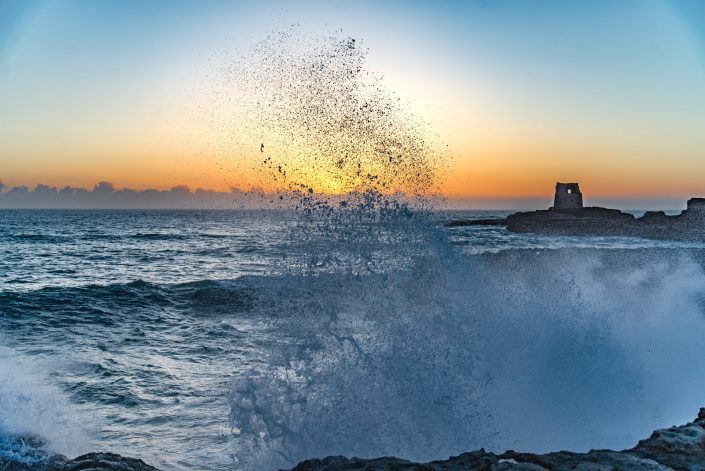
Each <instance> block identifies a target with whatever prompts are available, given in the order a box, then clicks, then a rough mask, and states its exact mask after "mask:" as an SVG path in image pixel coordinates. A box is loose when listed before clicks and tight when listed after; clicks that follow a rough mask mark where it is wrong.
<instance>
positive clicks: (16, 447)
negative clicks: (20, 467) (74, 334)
mask: <svg viewBox="0 0 705 471" xmlns="http://www.w3.org/2000/svg"><path fill="white" fill-rule="evenodd" d="M36 369H37V365H34V364H31V363H30V362H29V361H28V360H25V359H23V358H22V357H21V356H20V355H18V354H17V353H16V352H12V351H9V350H5V349H2V350H0V461H1V460H2V459H5V460H9V461H10V462H17V463H21V464H24V465H34V464H37V463H42V462H45V461H47V460H49V459H51V457H52V456H53V455H54V454H55V453H63V454H67V455H71V456H75V455H78V454H80V453H81V452H86V451H88V449H89V443H90V442H89V439H88V433H87V430H88V428H87V426H86V424H87V423H88V421H87V420H85V417H82V416H81V414H80V413H78V411H77V410H76V409H75V407H73V406H72V405H71V404H70V402H69V400H68V398H66V397H65V396H64V395H63V394H62V393H61V392H60V391H59V390H57V389H56V388H54V387H52V386H50V385H48V384H46V383H45V382H44V381H42V380H41V379H39V378H38V377H35V376H34V375H32V374H29V373H28V372H29V371H32V370H36Z"/></svg>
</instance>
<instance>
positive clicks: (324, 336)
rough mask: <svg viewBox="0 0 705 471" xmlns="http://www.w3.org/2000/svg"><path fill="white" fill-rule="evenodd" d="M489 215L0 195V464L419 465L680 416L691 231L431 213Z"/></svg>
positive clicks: (697, 258) (684, 405)
mask: <svg viewBox="0 0 705 471" xmlns="http://www.w3.org/2000/svg"><path fill="white" fill-rule="evenodd" d="M502 214H504V213H493V212H480V211H476V212H423V211H418V212H415V211H411V210H409V209H407V208H404V207H400V206H394V205H393V206H390V207H387V208H385V209H384V211H374V212H372V213H369V212H356V211H353V210H343V209H341V210H336V211H322V212H321V213H320V214H319V213H316V211H310V210H309V211H285V210H277V211H99V210H95V211H0V460H7V461H14V462H18V463H27V464H32V463H36V462H41V461H42V460H45V459H47V458H48V457H49V456H51V454H53V453H61V454H64V455H66V456H68V457H74V456H76V455H78V454H80V453H83V452H88V451H93V450H110V451H114V452H117V453H121V454H125V455H129V456H135V457H139V458H142V459H144V460H145V461H147V462H148V463H150V464H153V465H155V466H158V467H161V468H163V469H165V470H166V469H169V470H171V469H175V470H187V469H203V470H227V469H247V470H249V469H257V470H259V469H279V468H285V467H287V466H288V467H291V466H293V465H294V464H295V463H296V462H298V461H300V460H302V459H305V458H309V457H322V456H327V455H334V454H342V455H347V456H362V457H372V456H380V455H397V456H401V457H405V458H409V459H415V460H431V459H440V458H446V457H447V456H449V455H451V454H458V453H460V452H463V451H468V450H472V449H477V448H480V447H485V448H487V449H492V450H503V449H507V448H512V449H517V450H526V451H535V452H544V451H549V450H558V449H572V450H578V451H579V450H587V449H590V448H603V447H609V448H624V447H629V446H632V445H634V444H635V443H636V441H637V440H638V439H639V438H643V437H645V436H648V434H649V433H650V431H651V430H652V429H654V428H656V427H663V426H668V425H671V424H674V423H680V422H683V421H685V420H688V419H690V418H692V417H693V416H694V414H695V413H696V412H697V409H698V407H700V406H703V405H705V342H703V341H702V339H703V338H705V272H704V271H703V266H704V263H705V262H704V260H705V258H704V257H703V252H704V251H703V249H705V244H683V243H679V242H672V241H649V240H642V239H633V238H614V237H611V238H606V237H589V238H580V237H540V236H535V235H530V234H510V233H508V232H506V231H505V230H503V229H501V228H497V227H467V228H445V227H444V226H443V222H445V221H447V220H449V219H450V218H452V217H469V218H473V217H476V218H486V217H489V216H493V215H502ZM0 462H2V461H0Z"/></svg>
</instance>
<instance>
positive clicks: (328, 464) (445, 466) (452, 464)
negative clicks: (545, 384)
mask: <svg viewBox="0 0 705 471" xmlns="http://www.w3.org/2000/svg"><path fill="white" fill-rule="evenodd" d="M564 469H566V470H567V469H575V470H582V471H598V470H623V471H631V470H663V471H667V470H676V471H680V470H683V471H685V470H688V471H697V470H705V408H701V409H700V413H699V414H698V417H697V418H696V419H695V420H694V421H693V422H690V423H687V424H685V425H681V426H678V427H675V426H674V427H671V428H668V429H662V430H656V431H655V432H654V433H653V434H651V436H650V437H649V438H647V439H645V440H641V441H640V442H639V443H638V444H637V445H636V446H635V447H634V448H630V449H628V450H623V451H612V450H591V451H589V452H588V453H572V452H569V451H559V452H555V453H547V454H544V455H535V454H533V453H516V452H514V451H507V452H505V453H503V454H500V455H497V454H494V453H488V452H486V451H485V450H479V451H473V452H469V453H463V454H462V455H459V456H453V457H451V458H448V459H447V460H443V461H432V462H430V463H412V462H410V461H406V460H402V459H399V458H393V457H391V458H375V459H368V460H366V459H360V458H344V457H342V456H330V457H328V458H324V459H314V460H307V461H303V462H301V463H299V464H298V465H297V466H296V467H295V468H293V470H292V471H348V470H350V471H352V470H378V471H392V470H394V471H411V470H413V471H441V470H443V471H452V470H478V471H479V470H482V471H499V470H513V471H523V470H526V471H529V470H531V471H544V470H564Z"/></svg>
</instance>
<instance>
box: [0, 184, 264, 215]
mask: <svg viewBox="0 0 705 471" xmlns="http://www.w3.org/2000/svg"><path fill="white" fill-rule="evenodd" d="M273 198H274V196H273V195H269V194H266V193H265V192H264V191H262V190H251V191H243V190H241V189H239V188H236V187H233V188H231V189H230V191H215V190H204V189H202V188H198V189H196V190H195V191H192V190H191V189H190V188H189V187H187V186H185V185H179V186H175V187H173V188H172V189H170V190H154V189H147V190H132V189H129V188H125V189H120V190H118V189H115V187H114V185H113V184H112V183H110V182H106V181H103V182H100V183H98V184H96V185H95V186H94V187H93V189H92V190H87V189H85V188H74V187H70V186H67V187H64V188H56V187H53V186H49V185H43V184H39V185H37V186H36V187H34V188H33V189H30V188H29V187H27V186H24V185H21V186H15V187H13V188H8V187H7V185H5V184H4V183H3V182H2V181H0V208H17V209H31V208H36V209H40V208H50V209H69V208H71V209H73V208H75V209H92V208H93V209H238V208H256V207H262V206H267V205H268V204H271V201H272V200H273Z"/></svg>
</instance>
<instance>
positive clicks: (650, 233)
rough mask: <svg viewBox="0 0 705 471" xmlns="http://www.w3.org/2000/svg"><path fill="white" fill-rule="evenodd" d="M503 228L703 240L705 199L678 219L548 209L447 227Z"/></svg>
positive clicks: (597, 210)
mask: <svg viewBox="0 0 705 471" xmlns="http://www.w3.org/2000/svg"><path fill="white" fill-rule="evenodd" d="M446 226H448V227H461V226H504V227H506V228H507V230H508V231H510V232H523V233H527V232H530V233H534V234H542V235H568V236H623V237H642V238H645V239H661V240H664V239H668V240H680V241H703V240H705V199H704V198H691V199H689V200H688V203H687V209H685V210H684V211H683V212H681V213H680V214H677V215H667V214H666V213H665V212H663V211H647V212H646V213H644V215H642V216H641V217H634V215H633V214H630V213H625V212H622V211H619V210H617V209H608V208H600V207H586V208H583V207H578V208H567V209H566V208H549V209H544V210H538V211H526V212H518V213H514V214H510V215H509V216H507V217H505V218H495V219H469V220H467V219H457V220H453V221H450V222H448V223H447V224H446Z"/></svg>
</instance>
